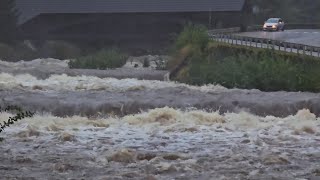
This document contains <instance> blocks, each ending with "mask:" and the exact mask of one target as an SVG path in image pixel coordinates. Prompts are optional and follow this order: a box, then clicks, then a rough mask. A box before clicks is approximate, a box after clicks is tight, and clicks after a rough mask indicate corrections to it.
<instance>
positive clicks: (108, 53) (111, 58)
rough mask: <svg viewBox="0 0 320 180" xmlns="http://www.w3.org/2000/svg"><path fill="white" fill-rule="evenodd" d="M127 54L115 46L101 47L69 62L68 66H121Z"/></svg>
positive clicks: (104, 67)
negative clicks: (91, 53)
mask: <svg viewBox="0 0 320 180" xmlns="http://www.w3.org/2000/svg"><path fill="white" fill-rule="evenodd" d="M127 58H128V56H127V55H126V54H123V53H121V52H120V50H119V49H117V48H111V49H108V50H106V49H103V50H101V51H99V52H97V53H95V54H93V55H89V56H85V57H80V58H77V59H75V60H71V61H70V62H69V67H70V68H85V69H108V68H118V67H121V66H123V65H124V64H125V63H126V61H127Z"/></svg>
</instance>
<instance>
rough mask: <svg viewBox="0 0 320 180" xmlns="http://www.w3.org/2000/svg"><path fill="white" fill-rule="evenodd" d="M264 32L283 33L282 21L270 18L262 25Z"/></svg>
mask: <svg viewBox="0 0 320 180" xmlns="http://www.w3.org/2000/svg"><path fill="white" fill-rule="evenodd" d="M263 30H264V31H279V30H281V31H284V21H283V20H282V19H281V18H270V19H268V20H267V21H266V22H265V23H264V25H263Z"/></svg>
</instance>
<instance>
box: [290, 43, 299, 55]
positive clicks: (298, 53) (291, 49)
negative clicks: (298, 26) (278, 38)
mask: <svg viewBox="0 0 320 180" xmlns="http://www.w3.org/2000/svg"><path fill="white" fill-rule="evenodd" d="M290 52H292V44H290ZM298 54H299V53H298Z"/></svg>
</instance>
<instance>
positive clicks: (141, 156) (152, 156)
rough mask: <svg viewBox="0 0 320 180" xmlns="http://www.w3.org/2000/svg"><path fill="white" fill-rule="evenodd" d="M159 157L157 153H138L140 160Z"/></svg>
mask: <svg viewBox="0 0 320 180" xmlns="http://www.w3.org/2000/svg"><path fill="white" fill-rule="evenodd" d="M155 157H157V155H156V154H152V153H139V154H138V155H137V160H139V161H143V160H147V161H150V160H151V159H153V158H155Z"/></svg>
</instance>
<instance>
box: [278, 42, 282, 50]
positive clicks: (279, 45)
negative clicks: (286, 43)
mask: <svg viewBox="0 0 320 180" xmlns="http://www.w3.org/2000/svg"><path fill="white" fill-rule="evenodd" d="M278 50H279V51H280V50H281V42H279V44H278Z"/></svg>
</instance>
